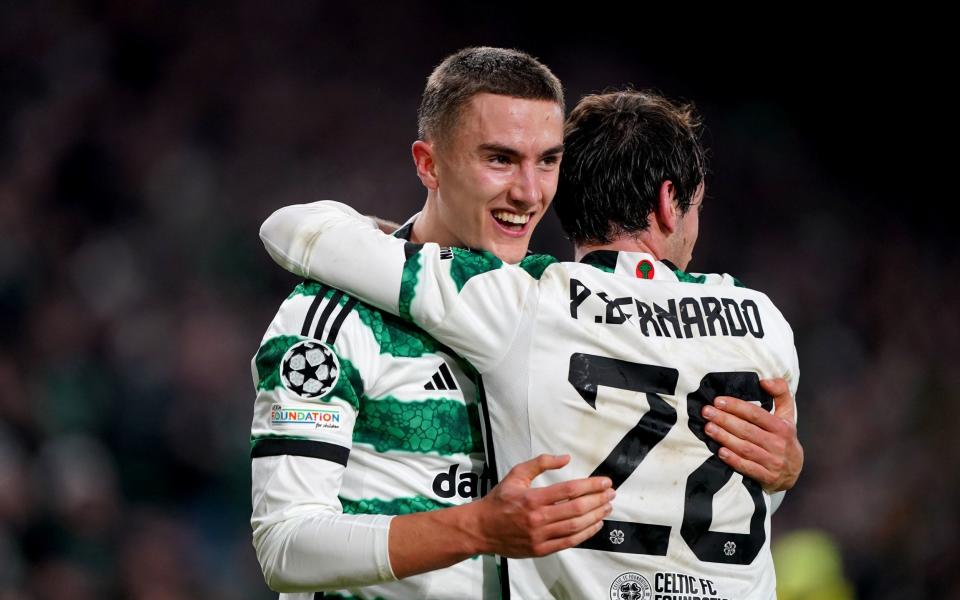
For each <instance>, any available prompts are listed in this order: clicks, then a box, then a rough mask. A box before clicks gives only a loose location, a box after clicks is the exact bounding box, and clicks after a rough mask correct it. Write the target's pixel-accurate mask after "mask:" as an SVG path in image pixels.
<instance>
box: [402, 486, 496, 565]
mask: <svg viewBox="0 0 960 600" xmlns="http://www.w3.org/2000/svg"><path fill="white" fill-rule="evenodd" d="M474 512H475V511H474V506H473V505H472V504H467V505H463V506H454V507H451V508H444V509H441V510H434V511H428V512H422V513H415V514H410V515H401V516H398V517H394V519H393V521H392V522H391V523H390V565H391V566H392V568H393V572H394V574H395V575H396V576H397V578H398V579H402V578H404V577H409V576H411V575H416V574H418V573H424V572H426V571H433V570H434V569H442V568H445V567H449V566H451V565H454V564H456V563H458V562H460V561H462V560H466V559H468V558H470V557H472V556H476V555H477V554H485V553H488V552H489V551H490V549H489V548H488V547H486V544H485V543H484V540H483V539H482V538H481V537H480V536H479V535H477V533H476V531H477V523H478V522H477V520H476V517H475V515H474Z"/></svg>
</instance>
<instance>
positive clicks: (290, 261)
mask: <svg viewBox="0 0 960 600" xmlns="http://www.w3.org/2000/svg"><path fill="white" fill-rule="evenodd" d="M260 237H261V239H262V240H263V243H264V246H265V247H266V249H267V252H268V253H269V254H270V256H271V258H273V260H274V261H275V262H277V264H279V265H280V266H281V267H283V268H284V269H287V270H288V271H292V272H293V273H296V274H298V275H302V276H305V277H310V278H314V279H317V280H319V281H325V282H328V283H330V284H331V285H334V286H336V287H338V288H340V289H343V290H346V291H348V292H350V293H351V294H354V295H356V296H357V297H359V298H360V299H362V300H364V301H365V302H369V303H371V304H373V305H374V306H376V307H378V308H380V309H383V310H385V311H387V312H390V313H392V314H394V315H398V316H400V317H402V318H404V319H407V320H410V321H413V322H414V323H416V324H417V325H418V326H419V327H422V328H423V329H424V330H426V331H427V332H429V333H430V334H431V335H432V336H434V337H435V338H437V339H438V340H439V341H440V342H442V343H444V344H446V345H447V346H449V347H451V348H452V349H453V350H455V351H456V352H458V353H459V354H461V355H462V356H464V357H465V358H467V359H468V360H469V361H470V362H471V363H473V365H474V367H476V368H477V369H478V370H480V371H481V372H484V371H485V370H486V368H487V367H489V366H492V365H493V364H496V363H497V362H499V360H500V359H501V358H502V357H503V355H504V352H503V350H504V348H505V346H507V345H509V343H510V341H511V340H512V339H513V336H514V334H515V333H516V331H517V328H518V327H519V324H520V322H521V320H522V315H523V308H524V305H525V303H526V302H527V301H528V300H529V299H530V298H531V297H532V296H531V293H532V292H534V291H535V288H536V284H537V281H538V280H539V278H540V276H541V274H542V273H543V270H544V269H546V268H547V267H548V266H549V265H550V264H552V263H553V262H556V260H555V259H553V258H552V257H546V256H535V257H528V258H527V259H525V260H524V261H523V262H522V263H520V264H519V265H505V264H504V263H503V261H501V260H500V259H499V258H497V257H496V256H494V255H493V254H490V253H489V252H482V251H471V250H466V249H461V248H444V247H440V246H438V245H436V244H413V243H409V242H405V241H403V240H400V239H397V238H394V237H391V236H388V235H385V234H383V233H382V232H381V231H379V229H378V228H377V227H376V226H375V225H374V224H373V223H372V222H371V221H370V220H369V219H367V218H366V217H363V216H362V215H360V214H359V213H357V212H356V211H354V210H353V209H351V208H350V207H348V206H346V205H344V204H340V203H338V202H333V201H320V202H314V203H311V204H301V205H292V206H287V207H284V208H281V209H279V210H277V211H276V212H274V213H273V214H272V215H271V216H270V217H269V218H268V219H267V220H266V221H265V222H264V223H263V225H262V226H261V228H260Z"/></svg>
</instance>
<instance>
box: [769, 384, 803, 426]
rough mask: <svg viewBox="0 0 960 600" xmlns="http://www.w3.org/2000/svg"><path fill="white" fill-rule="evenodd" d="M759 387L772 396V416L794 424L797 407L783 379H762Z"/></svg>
mask: <svg viewBox="0 0 960 600" xmlns="http://www.w3.org/2000/svg"><path fill="white" fill-rule="evenodd" d="M760 386H761V387H763V390H764V391H765V392H767V393H768V394H770V395H771V396H773V409H774V410H773V414H774V415H776V416H778V417H780V418H781V419H783V420H784V421H787V422H788V423H791V424H793V423H795V422H796V420H797V405H796V402H795V401H794V399H793V394H791V393H790V388H789V387H788V386H787V382H786V381H785V380H784V379H762V380H761V381H760Z"/></svg>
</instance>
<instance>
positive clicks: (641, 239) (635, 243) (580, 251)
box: [574, 236, 664, 261]
mask: <svg viewBox="0 0 960 600" xmlns="http://www.w3.org/2000/svg"><path fill="white" fill-rule="evenodd" d="M659 246H660V245H659V244H657V243H656V242H655V241H653V240H651V239H649V238H647V237H646V236H620V237H617V238H614V239H613V240H611V241H610V242H609V243H606V244H577V246H576V247H575V248H574V254H575V257H576V260H577V261H579V260H580V259H582V258H583V257H584V256H586V255H587V254H590V253H591V252H596V251H597V250H612V251H614V252H643V253H646V254H650V255H652V256H653V257H654V258H655V259H657V260H660V259H661V258H664V257H663V253H662V251H661V248H660V247H659Z"/></svg>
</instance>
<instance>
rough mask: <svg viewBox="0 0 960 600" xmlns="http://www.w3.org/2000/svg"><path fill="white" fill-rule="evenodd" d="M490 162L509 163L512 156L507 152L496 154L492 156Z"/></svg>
mask: <svg viewBox="0 0 960 600" xmlns="http://www.w3.org/2000/svg"><path fill="white" fill-rule="evenodd" d="M490 162H492V163H494V164H496V165H509V164H510V157H509V156H507V155H506V154H494V155H492V156H491V157H490Z"/></svg>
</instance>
